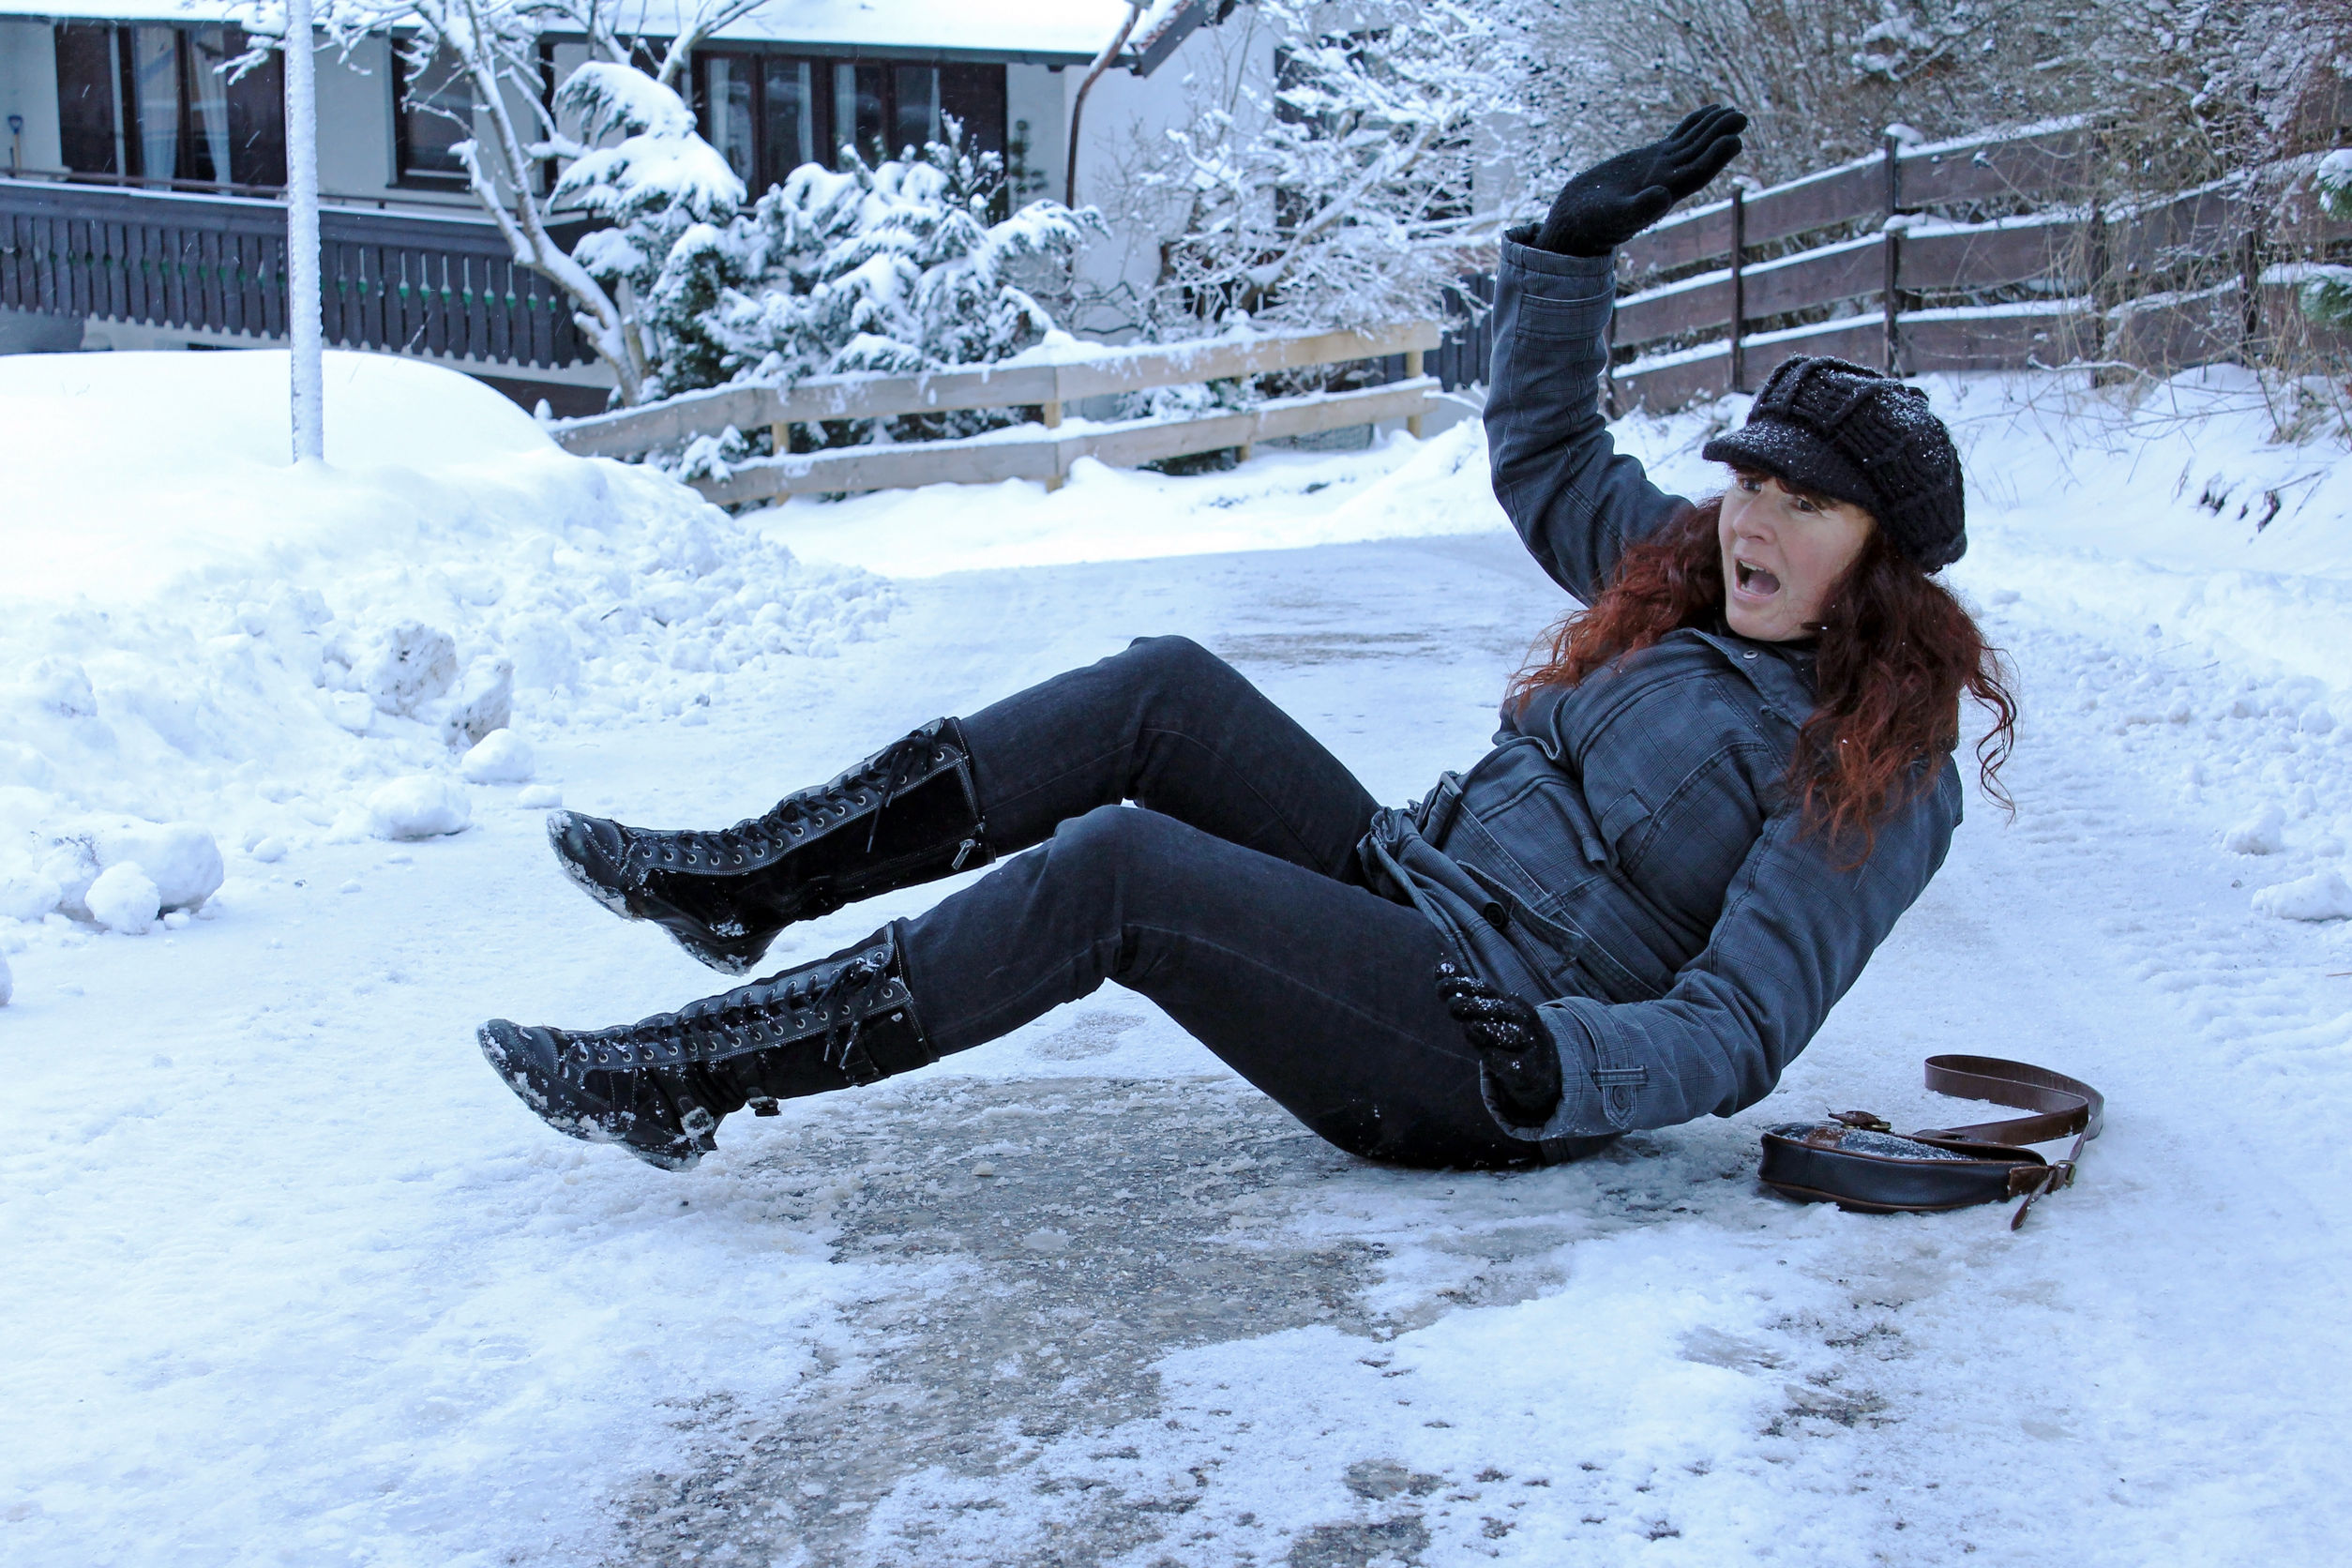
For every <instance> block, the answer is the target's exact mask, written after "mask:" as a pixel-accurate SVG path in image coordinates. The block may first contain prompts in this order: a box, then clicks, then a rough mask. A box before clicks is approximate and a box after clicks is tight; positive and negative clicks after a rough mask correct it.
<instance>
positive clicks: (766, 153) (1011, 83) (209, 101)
mask: <svg viewBox="0 0 2352 1568" xmlns="http://www.w3.org/2000/svg"><path fill="white" fill-rule="evenodd" d="M1234 10H1235V0H1152V3H1151V4H1150V5H1148V6H1147V7H1146V8H1145V10H1144V14H1143V17H1142V19H1141V21H1140V23H1139V24H1138V26H1137V27H1136V28H1135V30H1134V31H1133V33H1132V34H1131V36H1130V37H1129V38H1128V41H1127V43H1126V45H1125V46H1124V48H1123V50H1122V51H1121V53H1120V54H1119V56H1118V58H1117V60H1116V62H1115V63H1114V66H1113V68H1111V69H1109V70H1108V71H1107V72H1106V73H1105V74H1104V75H1103V76H1102V77H1101V79H1100V80H1099V81H1097V82H1096V83H1095V85H1094V86H1093V90H1092V92H1091V93H1090V94H1089V95H1088V97H1087V98H1086V101H1085V107H1084V113H1083V119H1082V122H1081V127H1082V128H1081V132H1080V148H1079V157H1078V160H1077V183H1078V199H1079V200H1080V201H1085V200H1088V199H1090V189H1091V188H1093V186H1094V185H1095V183H1096V182H1097V180H1098V179H1101V178H1104V177H1107V176H1108V175H1110V174H1111V173H1113V171H1114V169H1115V166H1116V164H1117V161H1118V159H1119V158H1120V157H1121V155H1122V152H1123V149H1126V148H1130V147H1132V145H1133V144H1134V140H1135V138H1136V137H1137V136H1138V135H1139V134H1150V133H1151V132H1152V130H1153V128H1154V127H1155V126H1156V125H1158V124H1161V123H1165V122H1167V121H1168V120H1171V119H1173V118H1174V117H1175V116H1176V115H1178V114H1179V113H1181V112H1182V105H1183V101H1184V87H1183V83H1184V78H1185V77H1186V76H1187V74H1188V73H1192V72H1194V71H1195V70H1196V68H1198V69H1199V70H1205V71H1215V72H1219V73H1225V72H1230V71H1232V70H1234V69H1237V68H1238V69H1243V70H1245V71H1248V72H1251V73H1253V74H1257V75H1259V77H1260V79H1261V80H1262V79H1270V78H1271V75H1272V71H1273V60H1274V47H1273V43H1272V41H1271V39H1263V40H1260V39H1259V38H1256V37H1255V35H1254V34H1251V33H1248V32H1247V30H1245V29H1232V30H1227V29H1220V28H1219V27H1218V26H1217V24H1218V23H1225V22H1227V21H1228V19H1229V17H1230V15H1231V13H1232V12H1233V11H1234ZM1127 14H1128V7H1127V5H1126V3H1125V0H886V3H872V4H848V3H843V0H766V3H765V4H763V5H761V7H760V8H758V9H756V10H754V11H752V12H751V13H749V14H748V15H746V17H744V18H743V19H742V20H741V21H740V22H738V23H734V24H732V25H731V26H729V27H727V28H725V29H723V30H722V31H721V32H720V33H719V34H718V35H717V36H716V37H714V38H712V39H711V41H710V42H709V44H708V45H707V46H706V47H705V48H703V49H702V50H701V51H699V52H698V53H697V54H696V56H695V59H694V63H693V69H692V91H693V95H694V98H695V101H696V106H697V110H698V113H700V114H701V118H702V126H703V133H704V135H705V136H706V137H707V138H708V140H709V141H710V142H711V143H712V144H713V145H715V146H716V147H717V148H718V149H719V150H720V151H721V152H722V153H723V154H724V155H725V156H726V157H727V158H728V159H729V160H730V161H731V163H732V164H733V165H734V167H735V168H736V170H737V172H738V173H741V174H743V176H744V177H745V180H746V183H747V184H748V185H749V186H750V187H751V188H753V189H754V190H758V189H762V188H765V187H766V186H768V185H770V184H772V183H774V182H775V181H776V180H778V179H780V178H781V177H782V176H783V174H784V173H785V172H786V171H788V170H790V169H792V168H793V167H795V166H797V165H799V164H801V163H803V162H807V161H810V160H812V159H813V160H818V161H829V160H830V159H829V158H828V156H827V149H829V148H835V147H838V146H840V145H841V144H842V143H845V142H846V143H855V144H857V145H859V146H861V147H862V148H867V149H876V150H879V149H895V148H897V147H898V146H901V145H905V144H908V143H920V142H922V141H924V140H926V139H927V138H928V137H929V135H930V134H931V133H932V132H933V131H935V130H936V129H937V128H938V126H939V124H940V120H941V117H942V115H953V116H955V117H956V118H957V119H959V120H960V121H962V122H963V124H964V126H965V128H966V130H967V133H968V134H969V135H971V136H972V137H973V138H974V139H975V140H976V141H977V142H978V143H980V144H981V145H982V146H984V147H986V148H988V149H989V150H993V151H999V152H1002V153H1003V154H1004V155H1005V158H1006V161H1007V165H1008V169H1009V172H1010V173H1011V175H1012V180H1013V186H1014V190H1015V193H1016V198H1017V199H1027V198H1030V197H1033V196H1038V195H1047V196H1052V197H1055V198H1066V196H1067V195H1068V189H1067V186H1068V170H1069V162H1070V160H1069V157H1068V153H1069V146H1070V142H1069V136H1070V127H1071V120H1072V115H1073V111H1074V109H1075V108H1076V106H1077V102H1078V90H1079V84H1080V82H1081V81H1082V79H1083V78H1084V77H1085V75H1086V73H1087V68H1088V66H1089V65H1090V64H1091V63H1092V62H1093V59H1094V58H1096V57H1097V56H1098V55H1099V54H1100V53H1101V52H1102V51H1103V50H1104V49H1105V48H1106V47H1107V46H1108V44H1109V43H1110V41H1111V39H1112V38H1114V37H1115V36H1116V35H1117V33H1118V30H1119V28H1120V25H1121V23H1122V22H1123V20H1124V19H1125V17H1126V16H1127ZM238 15H239V7H238V6H237V5H236V4H235V3H234V0H0V125H5V127H6V129H7V142H6V143H5V154H6V157H5V169H0V352H5V351H10V350H14V351H23V350H27V349H69V348H76V347H82V348H182V347H223V348H226V347H250V346H254V345H257V344H261V343H267V342H272V341H280V340H282V338H283V322H282V320H281V319H279V317H280V316H281V314H282V309H283V307H282V288H281V287H280V286H279V280H278V279H277V277H276V273H275V268H276V267H277V266H278V265H279V262H278V252H277V250H276V249H273V247H272V236H273V235H276V234H282V230H283V208H282V205H281V204H280V203H281V188H282V187H283V185H284V183H285V156H286V135H285V120H284V111H283V95H282V89H281V81H282V78H281V76H280V72H279V67H278V64H277V62H276V61H272V62H271V64H270V65H269V66H268V67H266V68H261V69H257V70H253V71H250V72H249V73H247V74H246V75H245V76H244V77H242V78H241V79H239V80H236V81H229V80H226V79H224V78H223V77H222V76H220V75H219V74H218V72H217V71H216V69H215V68H216V67H217V66H219V64H220V63H221V62H222V61H224V60H228V59H232V58H234V57H235V56H236V55H238V54H239V53H243V51H244V48H245V42H244V35H243V33H242V31H241V29H240V28H239V27H238V26H237V17H238ZM1243 15H1244V20H1246V19H1247V16H1248V13H1247V12H1246V11H1244V13H1243ZM646 31H648V32H649V33H651V32H656V29H655V28H653V27H650V26H649V27H648V28H647V29H646ZM547 48H548V58H549V65H550V73H549V74H550V80H551V81H552V80H560V78H561V76H562V74H563V73H564V72H565V70H566V69H568V68H569V67H570V66H571V65H573V64H575V63H577V61H578V60H579V59H581V58H584V57H585V50H584V48H583V47H582V46H580V45H579V44H575V43H569V42H565V41H564V40H562V39H560V38H557V39H553V40H550V43H549V45H548V46H547ZM1259 56H1262V58H1259ZM409 75H410V72H409V71H408V69H407V68H406V67H405V65H404V63H403V62H402V61H401V60H400V54H399V52H398V51H397V50H395V49H394V47H393V44H392V40H391V39H389V38H369V39H368V40H366V42H365V43H363V44H362V45H361V46H360V47H359V48H358V49H357V50H355V51H354V53H352V54H350V55H349V56H348V57H340V58H339V57H338V56H337V55H336V54H334V53H332V52H329V53H323V54H322V55H321V56H320V66H319V82H318V103H319V183H320V187H321V189H322V192H323V199H324V204H325V209H326V210H325V214H324V221H323V225H322V229H323V234H324V249H325V251H326V264H325V272H326V278H327V294H328V298H327V318H328V321H327V337H328V341H329V342H330V343H336V344H341V345H344V346H350V347H357V348H370V349H378V350H383V351H385V352H391V353H401V354H414V355H417V356H420V357H426V358H430V359H434V360H437V361H440V362H443V363H446V364H450V365H453V366H456V367H458V368H460V369H466V370H468V371H471V372H473V373H475V374H477V375H480V376H481V377H483V378H484V379H485V380H488V381H490V382H492V383H493V384H498V385H500V386H501V387H502V388H503V389H505V390H506V391H508V392H509V393H510V394H511V395H513V396H515V397H517V398H518V399H520V400H525V401H535V400H537V399H539V398H541V397H545V398H547V399H549V400H550V402H551V403H553V404H554V406H555V407H556V408H557V409H558V410H559V412H570V411H574V410H579V411H585V410H586V409H588V408H591V407H596V406H601V404H602V402H603V388H604V387H605V386H606V385H607V384H608V382H607V381H606V378H605V374H604V372H603V371H602V370H601V369H599V368H598V367H597V366H596V364H595V363H593V361H592V360H591V358H590V356H589V355H588V354H586V352H585V351H584V350H583V349H581V348H580V345H579V343H578V340H577V337H576V335H575V334H574V333H572V331H571V328H570V324H569V322H568V320H567V312H566V311H565V310H564V309H562V308H561V305H560V301H559V300H558V299H557V298H556V296H555V295H554V293H553V291H552V290H551V289H550V288H549V287H548V286H547V285H546V284H545V283H544V281H543V280H540V279H535V278H533V277H532V276H530V275H529V274H527V273H525V272H523V271H522V270H521V269H520V268H517V267H514V266H512V265H511V264H510V263H509V262H507V261H506V260H505V248H504V247H503V246H502V245H500V244H499V243H498V242H497V240H496V236H495V234H494V233H493V232H492V231H491V230H490V226H489V225H488V223H487V222H486V221H484V220H483V219H481V217H480V215H479V212H478V209H477V208H476V207H475V203H474V201H473V198H472V197H471V196H470V195H469V194H468V193H467V191H466V188H465V184H464V179H463V176H462V174H461V173H460V170H459V168H458V164H457V159H456V158H455V156H454V155H453V154H452V152H451V150H450V149H451V147H452V145H453V144H454V143H456V142H457V141H458V140H459V139H460V135H461V134H462V132H461V131H460V128H459V125H458V124H457V123H456V122H455V121H453V120H452V119H451V118H450V117H449V116H448V115H447V114H446V113H436V112H435V109H436V107H440V108H447V107H450V106H451V104H450V99H449V91H448V88H447V86H446V85H445V83H441V82H438V81H435V80H434V79H433V73H432V72H431V71H430V68H429V69H428V70H427V71H426V72H425V73H424V75H423V79H422V80H416V81H412V80H409ZM456 106H457V107H459V108H460V109H462V100H460V102H459V103H458V104H457V105H456ZM1157 247H1158V236H1157V235H1153V234H1114V235H1113V237H1112V239H1111V241H1110V243H1108V245H1105V246H1102V247H1098V248H1097V252H1096V253H1095V254H1094V255H1093V257H1091V258H1090V260H1089V263H1088V264H1089V266H1090V267H1091V268H1094V269H1099V270H1107V271H1108V272H1109V273H1112V274H1116V273H1118V272H1121V271H1126V270H1132V269H1138V268H1141V269H1148V268H1149V267H1151V266H1153V265H1154V264H1155V262H1156V255H1157ZM1145 276H1147V277H1148V271H1147V272H1146V273H1145Z"/></svg>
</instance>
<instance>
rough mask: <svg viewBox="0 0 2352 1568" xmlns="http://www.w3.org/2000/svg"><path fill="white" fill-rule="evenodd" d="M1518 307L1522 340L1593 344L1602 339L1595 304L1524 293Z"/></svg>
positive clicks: (1517, 328)
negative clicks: (1594, 341)
mask: <svg viewBox="0 0 2352 1568" xmlns="http://www.w3.org/2000/svg"><path fill="white" fill-rule="evenodd" d="M1516 303H1517V309H1518V320H1517V322H1516V324H1515V325H1516V335H1517V336H1518V337H1521V338H1532V339H1540V340H1543V341H1545V342H1555V343H1557V342H1590V341H1591V339H1594V338H1596V337H1598V336H1599V335H1600V325H1599V324H1598V323H1597V322H1596V321H1595V320H1594V319H1593V302H1592V301H1591V300H1589V299H1546V298H1545V297H1544V296H1543V295H1542V294H1527V293H1522V294H1520V295H1519V297H1518V300H1517V302H1516Z"/></svg>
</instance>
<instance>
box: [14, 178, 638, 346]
mask: <svg viewBox="0 0 2352 1568" xmlns="http://www.w3.org/2000/svg"><path fill="white" fill-rule="evenodd" d="M319 240H320V246H319V249H320V264H321V274H320V281H321V283H322V285H323V294H324V312H325V331H326V340H327V341H328V342H329V343H332V344H336V345H338V346H339V347H345V348H356V349H381V350H387V351H389V352H392V353H395V354H445V355H449V356H452V357H456V358H470V359H476V360H485V361H490V362H491V363H494V364H508V365H516V366H545V367H549V368H556V367H562V366H567V365H579V364H585V363H587V362H588V361H590V360H591V359H593V358H594V354H592V353H591V352H590V350H589V349H588V346H587V344H586V343H584V342H583V341H582V340H581V339H580V329H579V328H578V327H577V326H576V325H575V324H573V321H572V311H571V307H570V305H569V304H568V303H567V302H566V301H565V298H564V296H563V294H561V293H560V292H559V291H558V290H557V289H556V288H555V286H554V285H553V284H551V283H550V282H549V281H548V280H547V279H544V278H541V277H539V276H538V275H537V274H536V273H535V272H532V271H531V270H530V269H529V268H527V267H522V266H518V265H516V264H515V261H514V258H513V253H512V252H511V251H509V250H508V249H507V248H506V242H505V240H503V239H501V238H500V237H499V235H498V231H497V230H496V229H494V228H492V227H491V226H490V222H489V221H488V220H487V219H482V218H478V217H469V216H460V215H454V214H453V215H452V216H450V217H447V218H440V217H433V216H429V215H425V214H418V213H399V214H394V213H385V212H369V211H365V210H354V209H351V208H343V207H328V208H326V209H325V210H324V211H323V212H321V213H320V214H319ZM285 267H286V208H285V204H283V203H282V202H276V201H269V200H256V199H252V198H247V197H236V196H200V195H192V194H188V193H185V192H180V191H169V190H137V189H120V188H103V187H93V186H88V185H69V184H65V183H62V182H54V181H42V180H31V179H14V178H6V177H0V305H5V306H8V307H10V308H12V309H19V310H36V311H42V312H45V313H48V314H52V315H59V316H77V317H83V318H88V317H94V316H95V317H100V318H105V319H109V320H113V321H122V322H136V323H141V324H147V325H153V326H170V327H182V328H187V329H189V330H193V331H198V332H211V333H219V334H223V335H226V336H229V337H249V338H254V339H282V338H283V337H284V336H285V331H286V277H285Z"/></svg>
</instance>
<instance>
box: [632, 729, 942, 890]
mask: <svg viewBox="0 0 2352 1568" xmlns="http://www.w3.org/2000/svg"><path fill="white" fill-rule="evenodd" d="M946 758H947V750H946V748H945V747H944V746H939V745H938V744H937V737H936V736H935V735H934V734H933V733H932V732H931V731H928V730H917V731H915V732H914V733H912V734H911V735H906V736H903V737H901V738H900V739H898V740H895V741H893V742H891V743H890V744H889V745H888V746H884V747H882V749H881V750H880V751H877V752H875V753H874V755H872V756H871V757H868V758H867V759H866V761H862V762H860V763H859V764H858V765H857V766H856V767H854V768H852V769H851V770H850V771H849V772H848V773H846V774H843V775H842V776H840V777H838V778H837V779H835V780H833V782H831V783H829V784H820V785H818V786H816V787H815V788H814V789H808V790H801V791H798V792H794V793H792V794H790V795H787V796H785V797H784V798H783V799H782V800H780V801H778V802H776V805H775V806H774V807H772V808H770V809H769V810H767V811H765V812H763V813H761V815H759V816H757V817H751V818H747V819H746V820H745V821H743V822H737V823H736V824H735V825H734V826H732V827H727V828H718V829H715V830H710V831H688V832H685V833H674V834H662V835H659V836H658V839H659V840H666V841H667V845H666V847H667V848H670V849H672V850H683V851H684V852H685V858H686V860H687V861H688V863H694V862H698V861H699V862H701V863H702V864H705V865H712V866H740V865H743V864H745V863H746V861H748V860H751V859H762V860H764V859H765V858H767V856H769V855H770V854H772V853H774V852H776V851H777V850H779V849H782V848H784V847H786V846H787V845H789V844H790V843H791V842H792V838H793V837H795V835H794V834H793V832H792V830H793V829H794V828H795V827H801V826H809V827H816V828H820V829H822V828H823V827H825V826H827V825H828V824H831V823H835V822H842V821H844V820H846V819H847V818H848V817H849V816H850V815H851V814H852V812H853V811H855V810H858V809H861V808H863V807H865V806H866V804H867V801H866V796H867V792H873V793H874V800H873V809H872V811H871V812H870V814H869V820H870V825H869V826H868V827H867V831H866V848H867V852H872V850H873V848H874V841H875V836H876V835H877V834H879V833H880V832H881V830H882V812H883V811H884V810H885V809H887V808H888V807H889V806H890V803H891V802H892V801H893V800H896V799H897V797H898V796H899V795H900V794H903V793H904V792H906V790H907V788H908V786H909V785H911V784H912V783H913V782H914V779H915V776H916V775H917V774H920V773H921V772H922V771H923V769H924V768H925V766H926V765H927V764H928V763H930V762H932V761H945V760H946ZM654 852H655V854H656V856H657V857H658V858H661V859H671V858H674V855H673V854H671V853H665V852H664V851H663V849H656V850H655V851H654Z"/></svg>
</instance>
